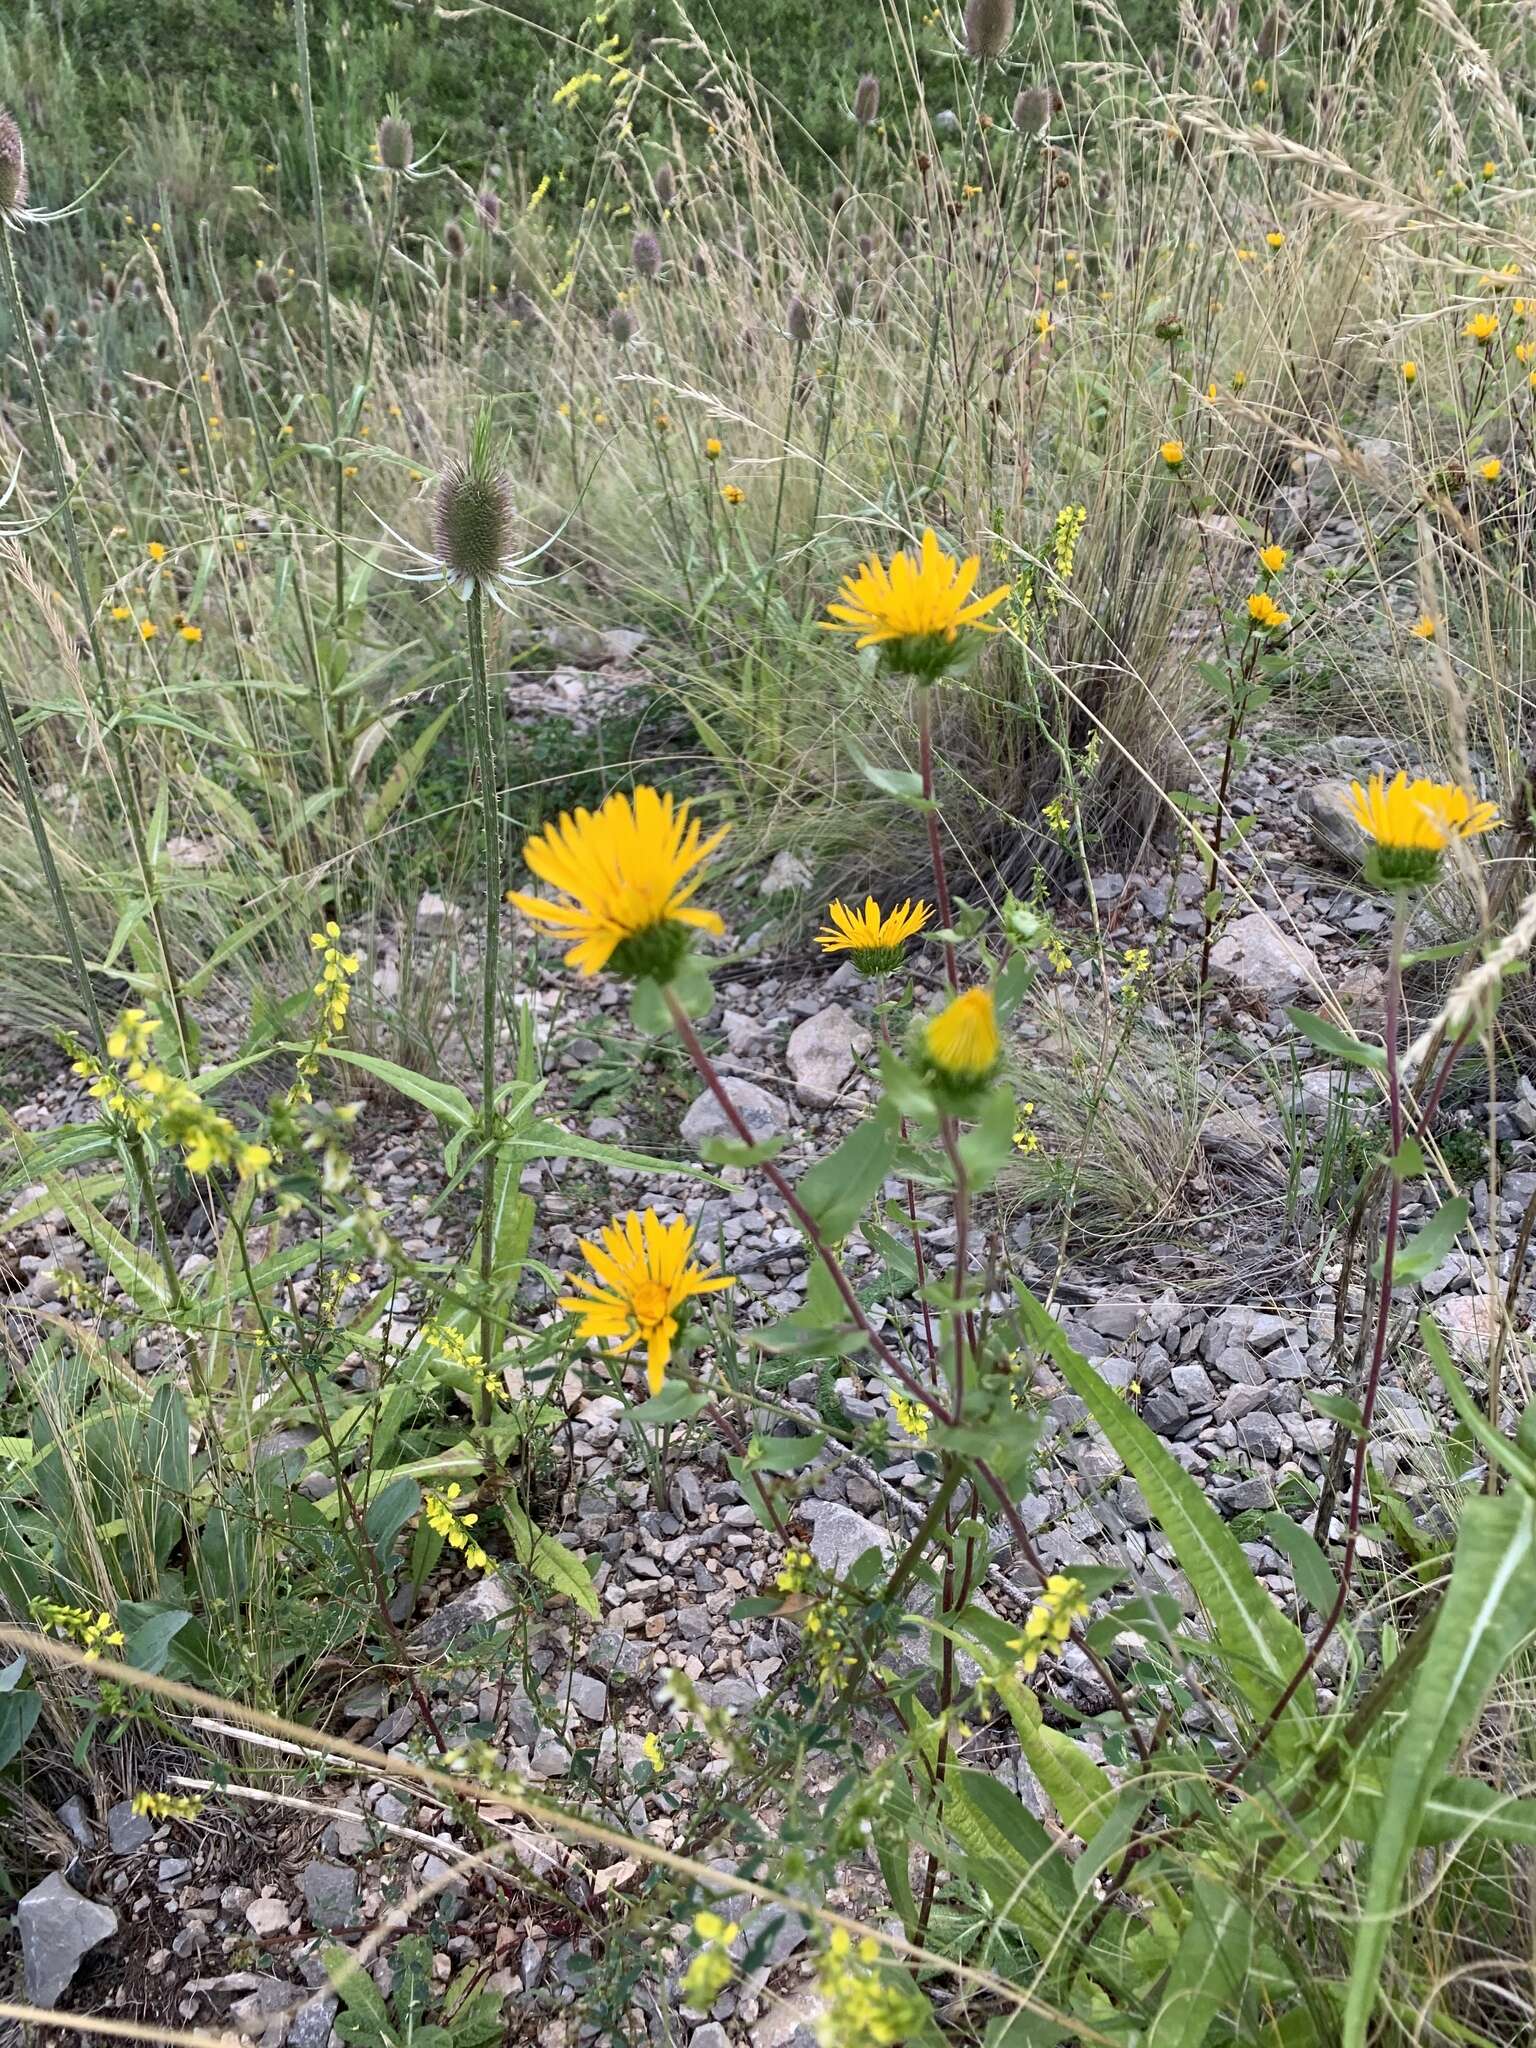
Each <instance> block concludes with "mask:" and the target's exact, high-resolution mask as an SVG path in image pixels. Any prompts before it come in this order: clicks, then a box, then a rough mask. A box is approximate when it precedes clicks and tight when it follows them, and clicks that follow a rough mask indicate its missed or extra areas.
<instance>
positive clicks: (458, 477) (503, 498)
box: [433, 420, 512, 587]
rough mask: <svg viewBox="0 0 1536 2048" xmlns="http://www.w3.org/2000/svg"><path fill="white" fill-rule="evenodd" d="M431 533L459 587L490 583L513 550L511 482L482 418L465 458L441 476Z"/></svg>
mask: <svg viewBox="0 0 1536 2048" xmlns="http://www.w3.org/2000/svg"><path fill="white" fill-rule="evenodd" d="M433 532H434V538H435V541H436V546H437V557H438V560H439V561H440V562H441V563H442V566H443V573H444V574H445V575H446V576H447V577H448V579H449V581H450V582H452V583H454V584H455V585H458V586H461V587H462V586H464V585H467V584H474V583H488V582H489V581H490V580H491V578H492V577H493V576H495V575H496V574H497V573H498V572H499V570H500V569H501V567H502V565H503V563H504V562H505V561H506V559H507V557H508V556H509V555H510V554H511V552H512V483H511V479H510V478H509V477H508V475H507V472H506V471H505V470H504V469H503V468H502V467H501V466H500V465H499V464H498V463H496V462H494V461H492V459H491V453H490V432H489V428H488V426H487V425H486V423H485V422H484V421H483V420H482V421H481V422H480V424H479V425H477V427H476V429H475V433H474V437H473V440H472V442H471V445H470V452H469V459H468V461H466V462H455V463H451V464H450V465H449V466H448V468H447V469H445V470H444V471H443V474H442V477H441V478H440V479H439V482H438V486H437V505H436V509H435V512H434V517H433Z"/></svg>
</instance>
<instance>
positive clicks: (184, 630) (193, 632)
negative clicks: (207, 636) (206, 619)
mask: <svg viewBox="0 0 1536 2048" xmlns="http://www.w3.org/2000/svg"><path fill="white" fill-rule="evenodd" d="M176 630H177V632H178V633H180V635H181V637H182V639H183V640H185V641H186V643H187V645H188V646H189V647H196V646H197V644H198V642H199V641H200V640H201V639H202V637H203V629H202V627H201V626H194V625H193V624H192V623H191V621H190V620H188V621H185V622H184V623H183V624H182V625H180V626H178V627H177V628H176Z"/></svg>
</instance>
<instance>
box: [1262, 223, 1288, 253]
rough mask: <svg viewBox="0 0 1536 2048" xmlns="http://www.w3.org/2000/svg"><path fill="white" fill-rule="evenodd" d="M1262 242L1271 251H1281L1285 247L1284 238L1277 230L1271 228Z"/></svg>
mask: <svg viewBox="0 0 1536 2048" xmlns="http://www.w3.org/2000/svg"><path fill="white" fill-rule="evenodd" d="M1264 240H1265V242H1266V243H1267V244H1268V245H1269V247H1270V248H1271V249H1283V248H1284V247H1285V236H1284V234H1283V233H1282V231H1281V230H1280V229H1279V228H1271V229H1270V231H1269V233H1268V234H1267V235H1266V236H1265V237H1264Z"/></svg>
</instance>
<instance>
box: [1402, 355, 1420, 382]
mask: <svg viewBox="0 0 1536 2048" xmlns="http://www.w3.org/2000/svg"><path fill="white" fill-rule="evenodd" d="M1397 374H1398V375H1399V376H1400V377H1401V378H1402V380H1403V382H1404V383H1405V384H1416V383H1417V382H1418V380H1419V366H1418V364H1417V363H1415V362H1413V361H1411V360H1410V361H1407V362H1402V363H1399V364H1398V366H1397Z"/></svg>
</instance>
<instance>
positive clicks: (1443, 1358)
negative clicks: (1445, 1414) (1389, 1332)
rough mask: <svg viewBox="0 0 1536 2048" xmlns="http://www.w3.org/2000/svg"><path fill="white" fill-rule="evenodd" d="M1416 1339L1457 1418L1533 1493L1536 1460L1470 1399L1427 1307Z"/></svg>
mask: <svg viewBox="0 0 1536 2048" xmlns="http://www.w3.org/2000/svg"><path fill="white" fill-rule="evenodd" d="M1419 1340H1420V1342H1421V1343H1422V1344H1423V1346H1424V1349H1425V1351H1426V1353H1427V1354H1428V1357H1429V1362H1430V1364H1431V1365H1432V1366H1433V1367H1434V1368H1435V1371H1436V1373H1438V1375H1439V1377H1440V1384H1441V1385H1442V1386H1443V1387H1444V1388H1445V1391H1446V1392H1447V1393H1448V1394H1449V1395H1450V1397H1451V1406H1452V1407H1453V1408H1454V1409H1455V1410H1456V1415H1457V1419H1458V1420H1459V1421H1460V1422H1462V1423H1463V1424H1464V1425H1465V1427H1466V1428H1467V1430H1468V1431H1469V1433H1470V1434H1471V1435H1472V1436H1473V1437H1475V1438H1476V1439H1477V1441H1478V1443H1480V1444H1481V1445H1482V1447H1483V1449H1484V1450H1485V1451H1486V1452H1487V1453H1488V1455H1489V1457H1490V1458H1492V1459H1494V1460H1495V1462H1496V1463H1498V1464H1500V1465H1502V1466H1503V1467H1504V1469H1505V1471H1506V1472H1509V1473H1512V1474H1513V1476H1514V1477H1515V1478H1516V1479H1518V1480H1519V1482H1520V1484H1521V1485H1522V1486H1523V1487H1525V1488H1526V1490H1527V1492H1530V1493H1536V1464H1533V1463H1532V1461H1531V1460H1530V1459H1529V1458H1528V1457H1527V1456H1526V1455H1525V1453H1524V1452H1523V1451H1522V1450H1521V1449H1520V1448H1519V1447H1518V1445H1515V1444H1512V1443H1511V1442H1510V1440H1509V1438H1508V1437H1507V1436H1505V1434H1504V1432H1503V1431H1502V1430H1498V1429H1495V1428H1494V1427H1493V1424H1492V1423H1491V1422H1490V1421H1489V1420H1488V1418H1487V1416H1486V1415H1484V1413H1483V1412H1482V1410H1481V1409H1480V1408H1479V1407H1478V1405H1477V1403H1476V1402H1475V1401H1474V1400H1473V1398H1472V1396H1471V1393H1470V1392H1469V1391H1468V1388H1467V1383H1466V1381H1465V1380H1464V1379H1463V1378H1462V1376H1461V1374H1460V1373H1459V1372H1458V1371H1457V1370H1456V1367H1455V1366H1454V1364H1453V1363H1452V1362H1451V1354H1450V1352H1449V1351H1448V1350H1447V1349H1446V1343H1445V1339H1444V1337H1443V1336H1442V1335H1441V1334H1440V1325H1439V1324H1438V1323H1437V1322H1436V1321H1435V1319H1434V1317H1433V1316H1432V1315H1431V1314H1430V1313H1429V1311H1428V1309H1425V1311H1424V1313H1423V1314H1422V1315H1421V1316H1420V1317H1419Z"/></svg>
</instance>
